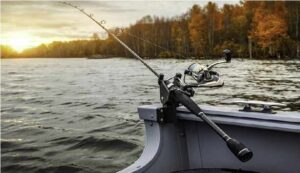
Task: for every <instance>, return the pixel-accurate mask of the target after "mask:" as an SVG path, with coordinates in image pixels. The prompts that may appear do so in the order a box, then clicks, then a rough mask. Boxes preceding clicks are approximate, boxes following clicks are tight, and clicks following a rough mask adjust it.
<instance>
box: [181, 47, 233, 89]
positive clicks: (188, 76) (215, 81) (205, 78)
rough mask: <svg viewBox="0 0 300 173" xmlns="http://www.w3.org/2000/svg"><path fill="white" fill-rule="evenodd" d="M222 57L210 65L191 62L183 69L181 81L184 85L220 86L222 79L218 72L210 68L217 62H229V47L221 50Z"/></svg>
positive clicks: (222, 83) (222, 82)
mask: <svg viewBox="0 0 300 173" xmlns="http://www.w3.org/2000/svg"><path fill="white" fill-rule="evenodd" d="M223 58H224V59H225V61H219V62H216V63H213V64H211V65H202V64H199V63H193V64H191V65H190V66H189V67H188V68H187V69H186V70H185V71H184V78H183V82H184V84H185V85H186V87H222V86H223V85H224V81H223V79H222V78H221V77H220V75H219V73H217V72H216V71H213V70H212V69H213V67H214V66H216V65H218V64H223V63H229V62H231V51H230V50H229V49H225V50H224V51H223Z"/></svg>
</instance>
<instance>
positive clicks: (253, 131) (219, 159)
mask: <svg viewBox="0 0 300 173" xmlns="http://www.w3.org/2000/svg"><path fill="white" fill-rule="evenodd" d="M252 104H255V103H253V102H252ZM257 104H262V105H264V106H266V105H268V103H260V102H258V103H257ZM201 107H202V108H203V109H202V110H203V111H204V112H205V114H206V115H207V116H208V117H209V118H210V119H212V120H213V121H214V122H216V123H217V124H218V125H219V126H220V127H221V128H222V129H224V130H226V132H227V133H229V134H231V136H233V137H235V138H237V139H239V140H240V141H243V143H245V144H247V146H248V147H249V148H251V150H252V152H253V158H252V159H251V160H250V161H248V162H241V161H239V160H238V159H237V158H236V157H234V156H233V155H232V153H231V151H230V150H229V149H228V148H227V147H226V146H225V144H224V141H223V140H221V139H220V138H219V137H218V136H217V135H216V134H215V133H214V132H213V130H211V129H210V127H209V126H207V125H206V124H205V123H204V122H203V121H202V120H200V119H199V118H198V117H196V116H195V115H194V114H191V113H190V111H188V110H187V109H186V108H184V107H178V108H177V112H176V117H177V118H178V122H177V123H176V124H174V123H165V124H163V123H160V120H159V118H160V117H161V116H162V115H161V113H160V110H162V107H161V106H160V105H149V106H140V107H139V108H138V112H139V117H140V119H142V120H144V123H145V129H146V134H145V138H146V139H145V148H144V151H143V153H142V155H141V156H140V158H139V159H138V160H137V161H136V162H135V163H133V164H132V165H130V166H129V167H127V168H125V169H124V170H122V171H120V173H129V172H138V173H140V172H144V173H155V172H163V173H164V172H166V173H167V172H176V171H177V172H199V173H200V172H247V171H252V172H261V173H299V172H300V113H298V112H280V111H278V112H277V113H263V112H256V111H255V112H251V111H243V110H239V109H233V108H226V107H204V106H201ZM207 168H210V169H207ZM212 168H214V169H212ZM215 168H218V169H215ZM237 170H238V171H237Z"/></svg>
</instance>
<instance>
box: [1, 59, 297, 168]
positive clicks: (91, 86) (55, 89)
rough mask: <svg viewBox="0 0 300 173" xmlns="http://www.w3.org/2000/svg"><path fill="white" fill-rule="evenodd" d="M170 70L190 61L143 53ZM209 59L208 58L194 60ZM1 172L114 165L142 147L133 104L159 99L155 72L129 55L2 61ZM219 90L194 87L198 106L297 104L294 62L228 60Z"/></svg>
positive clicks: (178, 69) (130, 159)
mask: <svg viewBox="0 0 300 173" xmlns="http://www.w3.org/2000/svg"><path fill="white" fill-rule="evenodd" d="M148 62H149V63H150V65H151V66H153V67H154V68H155V69H157V70H158V71H159V72H164V73H166V74H169V76H170V75H174V74H175V73H176V72H183V70H184V69H185V68H186V67H188V65H189V64H190V63H191V62H197V61H196V60H174V59H172V60H148ZM198 62H201V63H205V64H206V63H212V62H214V61H213V60H202V61H198ZM1 63H2V64H1V72H2V75H1V77H2V79H1V106H2V108H1V130H2V133H1V134H2V136H1V145H2V151H1V152H2V153H1V154H2V172H12V173H15V172H23V173H24V172H29V173H33V172H43V173H44V172H64V173H65V172H116V171H118V170H120V169H122V168H124V167H126V166H128V165H130V164H131V163H132V162H134V161H135V160H136V159H137V158H138V157H139V155H140V154H141V152H142V150H143V143H144V127H143V122H142V121H140V120H139V119H138V114H137V106H139V105H145V104H153V103H159V91H158V87H157V79H156V78H155V76H153V74H152V73H151V72H149V71H148V70H147V69H146V68H145V67H144V66H143V65H142V64H141V63H140V62H138V61H137V60H131V59H120V58H114V59H103V60H88V59H12V60H1ZM216 71H218V72H219V73H220V74H222V77H223V79H224V81H225V85H224V86H223V87H222V88H218V89H209V88H206V89H197V93H196V96H195V97H194V100H195V101H196V102H197V103H199V104H200V105H227V106H229V107H236V106H235V105H232V104H231V103H230V102H231V101H233V100H237V99H243V100H246V99H251V100H262V101H274V102H279V103H284V104H287V107H286V108H284V109H283V110H284V111H300V61H292V60H289V61H282V60H272V61H267V60H264V61H257V60H245V61H243V60H241V59H238V60H233V61H232V63H231V64H223V65H220V66H219V67H217V68H216Z"/></svg>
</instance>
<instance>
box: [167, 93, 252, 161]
mask: <svg viewBox="0 0 300 173" xmlns="http://www.w3.org/2000/svg"><path fill="white" fill-rule="evenodd" d="M171 92H173V95H174V99H175V100H176V101H177V102H179V103H181V104H182V105H184V106H185V107H186V108H187V109H188V110H189V111H191V112H192V113H193V114H195V115H196V116H197V117H199V118H201V119H202V120H203V121H204V122H205V123H206V124H208V125H209V126H210V127H211V128H212V129H213V130H214V131H215V132H216V133H217V134H218V135H219V136H220V137H221V138H222V139H223V140H224V141H225V142H226V144H227V146H228V148H229V149H230V151H231V152H232V153H233V154H234V155H235V156H236V157H237V158H238V159H239V160H240V161H242V162H247V161H249V160H250V159H251V158H252V156H253V153H252V151H251V150H250V149H248V148H247V147H246V146H245V145H244V144H242V143H241V142H239V141H237V140H236V139H233V138H231V137H230V136H228V135H227V134H226V133H225V132H224V131H223V130H222V129H221V128H220V127H219V126H218V125H216V124H215V123H214V122H213V121H212V120H210V119H209V118H208V117H207V116H206V115H205V114H204V113H203V111H202V110H201V108H200V107H199V106H198V105H197V104H196V103H195V102H194V101H193V100H192V99H191V98H190V97H188V96H187V95H186V94H184V93H183V92H182V91H181V90H179V89H176V88H175V89H173V90H171Z"/></svg>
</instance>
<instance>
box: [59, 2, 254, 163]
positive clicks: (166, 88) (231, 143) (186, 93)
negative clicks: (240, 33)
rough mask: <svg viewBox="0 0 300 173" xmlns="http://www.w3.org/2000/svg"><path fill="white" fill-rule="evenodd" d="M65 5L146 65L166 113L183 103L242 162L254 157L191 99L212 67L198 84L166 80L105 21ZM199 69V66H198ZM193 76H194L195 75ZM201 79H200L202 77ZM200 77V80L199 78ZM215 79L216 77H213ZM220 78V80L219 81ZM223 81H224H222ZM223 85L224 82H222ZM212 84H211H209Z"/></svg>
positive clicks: (228, 57)
mask: <svg viewBox="0 0 300 173" xmlns="http://www.w3.org/2000/svg"><path fill="white" fill-rule="evenodd" d="M61 3H63V4H65V5H68V6H71V7H73V8H75V9H77V10H79V11H80V12H81V13H83V14H84V15H86V16H87V17H89V18H90V19H91V20H93V21H94V22H95V23H96V24H97V25H99V26H100V27H101V28H102V29H104V30H105V31H106V32H107V33H108V34H109V35H110V36H111V37H112V38H114V39H115V40H116V41H117V42H119V43H120V44H121V45H122V46H123V47H124V48H125V49H126V50H128V51H129V52H130V53H131V54H132V55H133V56H134V57H135V58H136V59H138V60H139V61H140V62H141V63H143V65H144V66H146V67H147V68H148V69H149V70H150V71H151V72H152V73H153V74H154V75H155V76H156V77H157V78H158V84H159V87H160V100H161V102H162V104H163V106H164V107H165V110H166V111H165V113H166V114H167V113H168V112H169V113H170V112H171V114H172V115H171V116H173V117H175V118H176V115H175V114H176V108H177V107H178V106H179V105H180V104H181V105H183V106H185V107H186V108H187V109H188V110H189V111H190V112H191V113H193V114H195V115H196V116H197V117H199V118H201V119H202V120H203V121H204V122H205V123H206V124H208V125H209V126H210V127H211V128H212V129H213V130H214V131H215V132H216V133H217V134H218V135H219V136H220V137H221V138H222V139H223V140H224V141H225V142H226V144H227V146H228V147H229V149H230V151H231V152H232V153H233V154H234V155H235V156H236V157H237V158H238V159H239V160H240V161H242V162H246V161H248V160H250V159H251V158H252V155H253V153H252V152H251V150H250V149H248V148H247V147H246V146H245V145H244V144H242V143H240V142H239V141H237V140H236V139H234V138H231V137H230V136H229V135H228V134H226V133H225V132H224V131H223V130H222V129H221V128H220V127H219V126H218V125H216V124H215V123H214V122H213V121H212V120H210V119H209V118H208V117H207V116H206V115H205V113H204V112H203V111H202V109H201V108H200V107H199V106H198V105H197V104H196V103H195V102H194V101H193V100H192V99H191V97H192V96H193V95H194V93H195V92H194V90H193V87H199V86H206V84H210V83H211V82H212V80H208V78H207V76H209V78H211V76H213V75H214V74H215V72H213V71H211V69H207V68H206V69H203V70H201V72H203V74H201V75H200V73H199V75H198V76H197V83H198V85H186V84H185V82H183V81H182V80H181V77H182V75H181V74H180V73H177V74H176V75H175V76H174V77H173V78H171V79H173V81H171V79H168V80H164V75H163V74H159V73H157V72H156V71H155V70H154V69H153V68H152V67H151V66H149V65H148V64H147V63H146V62H145V61H144V60H143V59H142V58H141V57H140V56H139V55H138V54H137V53H136V52H135V51H133V50H132V49H131V48H130V47H128V46H127V45H126V44H125V43H124V42H123V41H122V40H120V39H119V38H118V37H117V36H116V35H115V34H113V33H112V32H110V31H109V30H108V29H107V28H106V27H105V26H104V25H103V24H104V22H98V21H97V20H95V19H94V18H93V15H91V14H88V13H86V12H85V11H84V10H83V9H80V8H79V7H78V6H75V5H73V4H71V3H68V2H61ZM223 53H224V58H225V59H226V62H230V60H231V53H230V51H228V50H225V51H224V52H223ZM196 67H198V66H193V68H194V69H189V70H190V71H186V72H185V74H191V75H194V76H195V73H196V72H195V68H196ZM197 70H198V71H199V68H197ZM194 76H193V77H194ZM199 76H200V77H201V81H200V77H199ZM215 76H216V75H215ZM198 77H199V80H198ZM202 79H203V80H202ZM211 79H214V78H211ZM219 81H220V80H218V82H219ZM213 82H214V81H213ZM221 83H222V82H221ZM222 85H223V83H222ZM208 86H211V85H208Z"/></svg>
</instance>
